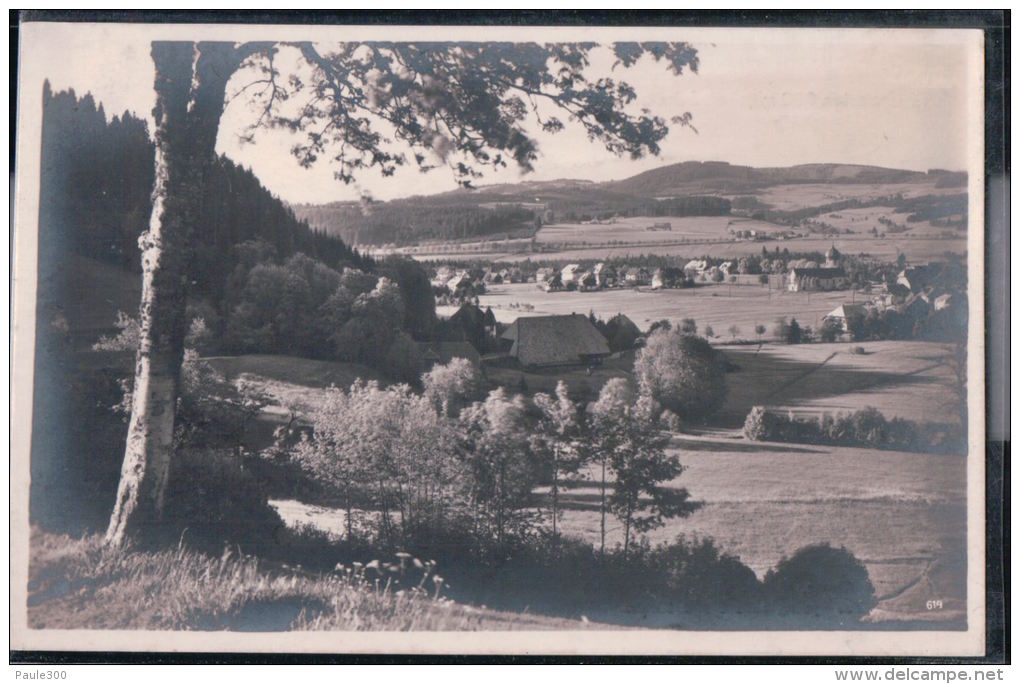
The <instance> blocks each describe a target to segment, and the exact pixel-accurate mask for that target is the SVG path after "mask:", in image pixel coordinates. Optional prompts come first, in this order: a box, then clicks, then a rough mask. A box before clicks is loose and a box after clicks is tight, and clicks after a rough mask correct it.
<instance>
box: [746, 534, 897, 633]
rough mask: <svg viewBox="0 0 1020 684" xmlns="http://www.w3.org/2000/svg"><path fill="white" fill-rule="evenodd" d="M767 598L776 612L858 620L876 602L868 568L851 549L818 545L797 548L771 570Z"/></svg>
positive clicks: (844, 620) (765, 590) (846, 620)
mask: <svg viewBox="0 0 1020 684" xmlns="http://www.w3.org/2000/svg"><path fill="white" fill-rule="evenodd" d="M763 590H764V596H765V601H766V602H767V603H768V605H769V606H770V607H771V608H772V609H773V610H775V611H776V612H779V613H783V614H794V615H798V614H799V615H805V614H810V615H814V616H817V617H821V618H834V619H836V620H838V621H839V622H840V623H841V624H847V623H852V622H856V620H857V619H859V618H860V617H862V616H864V615H866V614H867V613H868V612H869V611H870V610H871V609H872V608H874V607H875V605H876V604H877V600H876V598H875V588H874V586H872V584H871V580H870V579H869V578H868V571H867V569H866V568H865V567H864V564H863V563H861V561H859V560H858V559H857V558H856V557H855V556H854V555H853V554H852V553H851V552H850V551H848V550H847V549H845V548H842V547H840V548H838V549H835V548H832V547H831V546H829V545H828V544H816V545H812V546H805V547H803V548H801V549H798V550H797V551H796V552H795V553H794V554H793V556H791V557H790V558H783V559H782V560H781V561H779V563H778V564H777V565H776V567H775V569H774V570H769V572H768V573H767V574H766V575H765V581H764V582H763Z"/></svg>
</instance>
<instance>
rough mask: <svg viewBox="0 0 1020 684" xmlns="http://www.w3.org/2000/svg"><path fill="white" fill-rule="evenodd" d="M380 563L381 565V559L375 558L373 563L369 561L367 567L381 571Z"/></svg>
mask: <svg viewBox="0 0 1020 684" xmlns="http://www.w3.org/2000/svg"><path fill="white" fill-rule="evenodd" d="M379 565H380V564H379V561H378V560H374V561H372V562H371V563H369V564H368V565H366V566H365V569H366V570H368V569H369V568H371V569H373V570H375V571H377V572H378V571H379Z"/></svg>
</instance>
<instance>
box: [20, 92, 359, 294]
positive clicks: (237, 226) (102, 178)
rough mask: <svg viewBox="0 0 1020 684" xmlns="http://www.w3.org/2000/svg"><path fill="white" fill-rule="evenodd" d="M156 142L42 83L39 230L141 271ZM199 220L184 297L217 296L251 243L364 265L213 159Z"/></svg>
mask: <svg viewBox="0 0 1020 684" xmlns="http://www.w3.org/2000/svg"><path fill="white" fill-rule="evenodd" d="M154 154H155V152H154V147H153V145H152V142H151V141H150V140H149V133H148V130H147V126H146V123H145V122H144V121H143V120H141V119H139V118H136V117H135V116H133V115H131V114H130V113H128V112H125V113H124V114H123V115H121V116H119V117H117V116H115V117H113V118H112V119H111V120H110V121H109V122H107V119H106V113H105V111H104V110H103V107H102V105H101V104H97V103H96V102H95V100H94V99H93V97H92V96H91V95H88V94H86V95H85V96H84V97H81V98H79V97H78V96H77V95H76V94H75V92H74V91H73V90H68V91H64V92H59V93H53V92H52V90H51V89H50V86H49V83H48V82H47V83H46V84H44V86H43V126H42V158H41V163H42V175H41V186H40V198H41V200H42V201H41V202H40V235H41V236H43V237H44V238H45V240H46V241H47V242H48V245H47V246H48V247H50V248H56V249H63V250H69V251H72V252H75V253H77V254H81V255H83V256H87V257H90V258H93V259H98V260H100V261H104V262H107V263H111V264H114V265H116V266H119V267H120V268H123V269H125V270H131V271H134V272H140V270H141V262H140V255H139V251H138V236H139V235H140V234H141V233H142V231H144V230H145V229H146V228H147V226H148V221H149V214H150V212H151V208H152V203H151V197H150V195H151V193H152V187H153V174H154ZM202 195H203V196H202V216H203V217H204V218H203V223H202V225H201V226H199V227H197V229H196V231H195V236H194V238H195V239H194V253H193V255H192V257H191V258H192V263H193V265H194V267H193V269H192V281H193V282H192V293H193V294H194V295H195V296H198V297H203V298H206V297H207V298H210V299H212V300H214V301H218V300H220V299H221V298H222V296H223V288H224V286H225V285H226V281H227V279H228V277H229V276H230V274H231V273H232V272H233V270H234V267H235V266H236V264H237V261H236V257H235V255H234V251H233V247H234V246H235V245H237V244H239V243H242V242H245V241H249V240H260V241H263V242H265V243H267V244H269V245H272V247H273V249H274V250H275V251H276V253H277V254H278V255H279V256H281V257H286V256H290V255H292V254H295V253H299V252H300V253H304V254H307V255H309V256H311V257H312V258H315V259H317V260H319V261H322V262H323V263H325V264H327V265H329V266H330V267H333V268H337V267H343V266H344V265H350V266H354V267H357V268H371V262H370V261H369V260H368V259H366V258H364V257H362V256H361V255H359V254H358V253H357V252H356V251H354V250H352V249H350V248H349V247H348V246H347V245H345V244H344V243H343V242H342V241H341V240H340V239H338V238H336V237H331V236H329V235H326V234H325V233H323V232H317V231H314V230H312V229H311V228H309V226H308V224H307V223H305V222H303V221H299V220H298V219H297V218H295V216H294V214H293V212H291V211H290V210H289V209H288V208H287V207H285V206H284V205H283V203H281V202H280V201H279V200H278V199H277V198H276V197H274V196H273V195H271V194H270V193H269V191H267V190H266V189H265V188H264V187H262V185H261V184H260V183H259V181H258V179H257V178H256V177H255V176H254V174H252V172H251V171H249V170H248V169H244V168H242V167H240V166H237V165H236V164H234V163H233V162H231V161H230V160H229V159H227V158H225V157H220V158H219V159H218V160H216V162H215V165H214V167H213V169H212V171H211V173H209V174H208V176H207V177H206V179H205V184H204V186H203V188H202Z"/></svg>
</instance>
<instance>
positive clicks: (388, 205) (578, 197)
mask: <svg viewBox="0 0 1020 684" xmlns="http://www.w3.org/2000/svg"><path fill="white" fill-rule="evenodd" d="M933 180H934V185H935V187H959V186H964V185H966V174H961V173H959V172H951V171H944V170H938V169H935V170H931V171H929V172H927V173H924V172H920V171H908V170H903V169H888V168H883V167H879V166H864V165H858V164H802V165H799V166H790V167H774V168H755V167H751V166H740V165H735V164H729V163H727V162H717V161H708V162H681V163H679V164H670V165H668V166H662V167H659V168H657V169H652V170H650V171H645V172H643V173H639V174H637V175H635V176H631V177H630V178H624V179H622V180H617V181H608V182H602V183H596V182H593V181H587V180H578V179H569V178H561V179H556V180H549V181H523V182H519V183H507V184H502V185H487V186H481V187H479V188H476V189H474V190H464V189H458V190H452V191H449V192H443V193H438V194H435V195H429V196H415V197H407V198H403V199H398V200H393V201H390V202H379V203H370V204H367V205H362V204H360V203H358V202H334V203H330V204H321V205H312V204H300V205H294V206H293V207H292V209H293V211H294V214H295V216H296V217H297V218H298V219H299V220H302V221H307V222H308V224H309V225H310V226H312V227H313V228H315V229H317V230H322V231H324V232H325V233H327V234H330V235H335V236H338V237H340V238H342V239H343V240H345V241H346V242H348V243H351V244H367V245H383V244H395V245H409V244H416V243H419V242H424V241H429V240H434V241H450V240H470V239H493V240H499V239H504V238H510V237H518V238H519V237H528V236H530V235H533V234H534V232H535V231H536V230H537V229H538V228H539V227H540V226H541V225H542V224H543V223H548V222H550V221H557V222H561V221H567V222H574V221H584V220H589V219H592V218H608V217H611V216H614V215H620V216H719V215H726V214H729V213H730V211H731V204H730V201H731V199H732V198H735V197H737V196H747V195H754V194H755V193H756V192H757V191H759V190H762V189H764V188H768V187H773V186H781V185H798V184H800V185H803V184H809V183H810V184H833V185H837V184H838V185H854V184H872V185H885V184H894V183H929V184H930V183H932V182H933ZM743 199H744V201H745V203H746V199H747V198H746V197H744V198H743ZM766 208H767V207H766ZM810 214H811V211H810V210H806V214H805V215H810Z"/></svg>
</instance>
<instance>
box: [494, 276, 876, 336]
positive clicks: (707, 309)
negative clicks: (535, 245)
mask: <svg viewBox="0 0 1020 684" xmlns="http://www.w3.org/2000/svg"><path fill="white" fill-rule="evenodd" d="M756 278H757V276H751V277H740V279H739V282H738V283H736V284H731V283H728V282H727V283H698V285H697V286H696V287H692V288H685V289H679V290H652V289H650V288H647V287H642V288H620V289H612V290H599V291H597V292H567V291H562V292H543V291H542V290H540V289H538V287H537V286H536V285H535V284H534V283H519V284H507V285H493V286H491V287H489V288H488V291H487V292H486V293H485V294H484V295H481V296H480V297H479V298H478V301H479V304H480V306H482V307H483V308H484V307H486V306H491V307H492V312H493V314H495V316H496V319H497V320H499V321H502V322H506V323H510V322H513V321H514V320H516V319H517V317H518V316H540V315H551V314H569V313H584V314H587V313H588V312H589V311H594V312H595V314H596V315H597V316H599V317H600V318H603V319H609V318H610V317H612V316H615V315H616V314H618V313H623V314H625V315H626V316H628V317H629V318H630V319H631V320H632V321H634V322H635V323H636V324H637V325H638V327H639V328H642V329H646V328H647V327H648V325H649V324H650V323H652V322H654V321H659V320H662V319H668V320H670V321H673V322H674V323H676V322H679V321H680V320H681V319H683V318H693V319H694V320H695V321H697V323H698V330H699V332H703V331H704V326H706V325H707V326H711V327H712V329H713V331H714V332H715V334H716V335H717V336H719V337H720V338H721V340H729V339H730V338H731V337H732V336H731V335H730V333H729V328H730V326H732V325H736V326H737V327H738V328H739V332H738V333H737V335H736V337H737V339H749V340H753V339H756V338H757V336H756V335H755V332H754V327H755V325H757V324H762V325H765V326H766V327H767V328H768V332H767V333H766V336H771V334H772V325H773V323H774V322H775V320H776V319H777V318H779V317H787V318H788V317H790V316H795V317H796V318H797V320H798V322H800V323H801V325H810V326H812V327H815V326H818V325H819V324H820V323H821V319H822V317H823V316H824V315H825V314H827V313H829V312H830V311H832V310H833V309H835V308H836V307H837V306H839V305H840V304H842V303H844V302H849V301H851V299H853V298H856V299H858V300H862V299H864V297H865V295H863V294H861V293H857V294H856V295H852V294H851V293H850V292H788V291H786V290H785V289H781V288H779V287H777V282H776V281H778V280H779V279H778V278H773V281H774V282H773V284H772V286H771V287H766V286H764V285H761V284H759V283H757V282H753V281H755V280H756ZM512 305H516V306H512ZM521 305H528V306H531V307H534V308H533V309H529V308H528V306H524V308H517V307H521Z"/></svg>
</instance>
